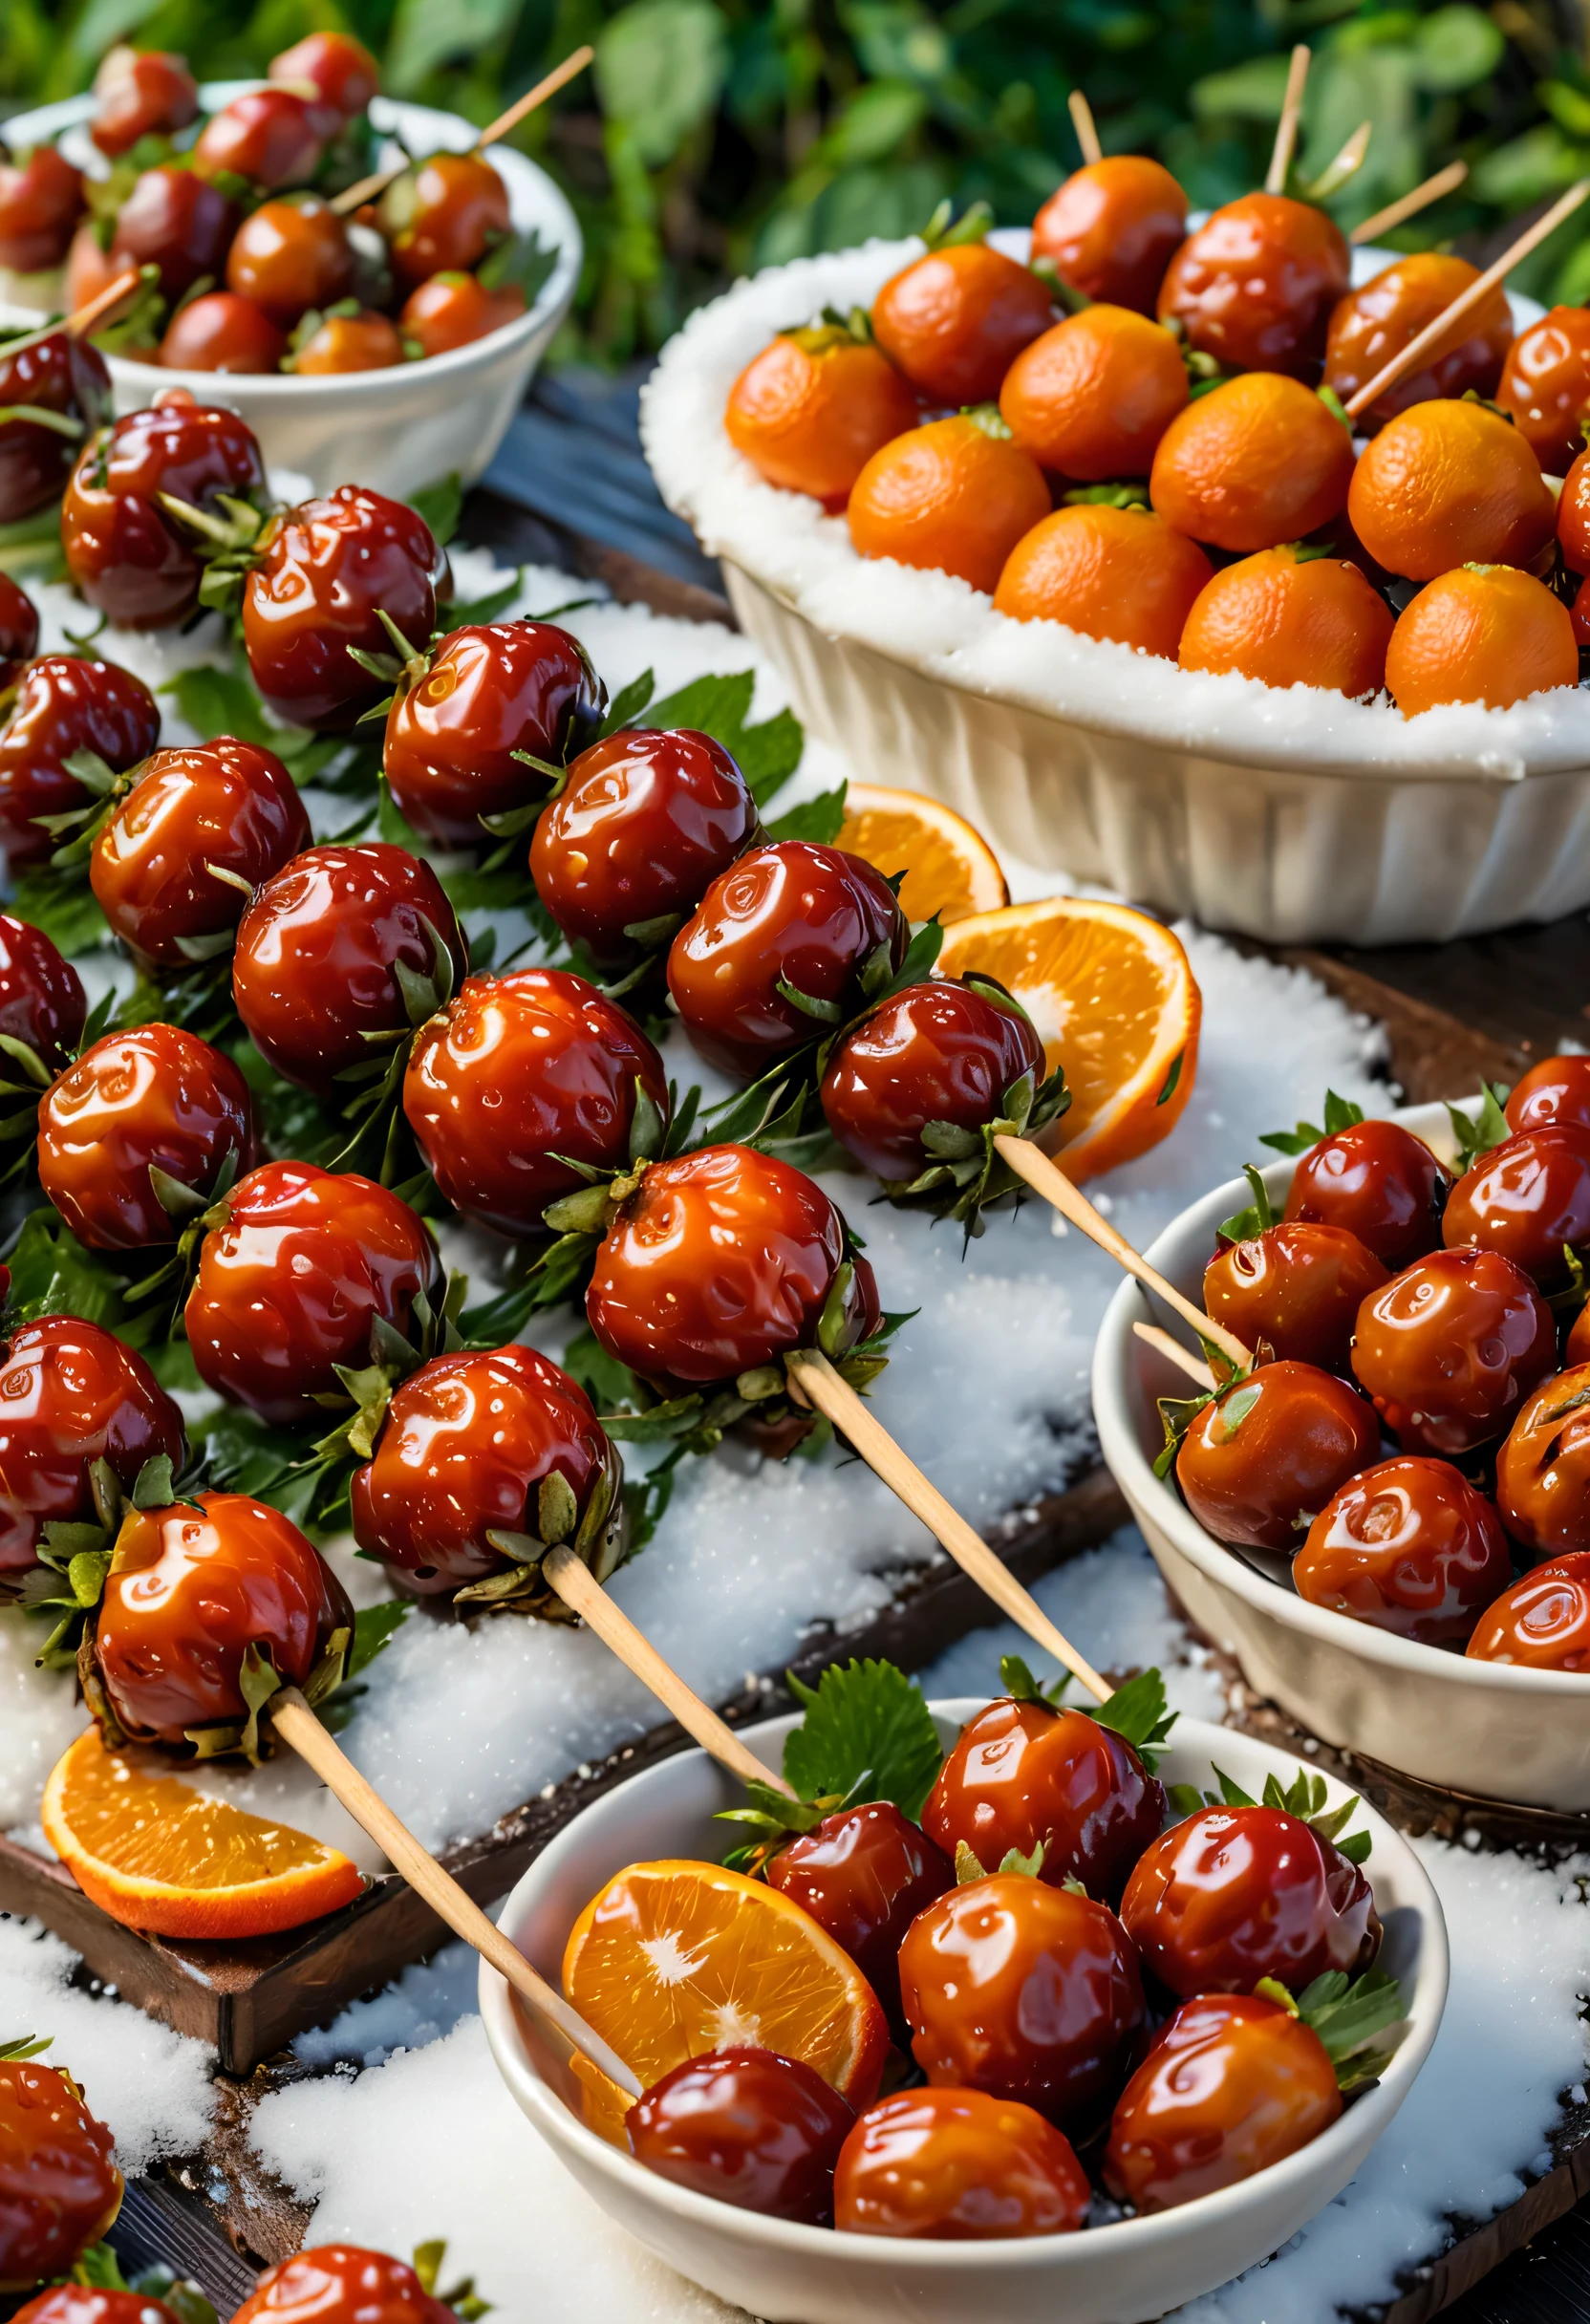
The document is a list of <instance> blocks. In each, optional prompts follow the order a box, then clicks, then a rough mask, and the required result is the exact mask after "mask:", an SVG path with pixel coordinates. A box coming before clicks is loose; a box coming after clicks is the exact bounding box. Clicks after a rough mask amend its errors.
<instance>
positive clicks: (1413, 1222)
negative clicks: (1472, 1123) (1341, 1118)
mask: <svg viewBox="0 0 1590 2324" xmlns="http://www.w3.org/2000/svg"><path fill="white" fill-rule="evenodd" d="M1450 1187H1451V1175H1450V1172H1448V1171H1446V1170H1444V1169H1443V1168H1442V1166H1441V1164H1440V1163H1439V1162H1438V1161H1437V1160H1436V1158H1435V1156H1434V1155H1433V1154H1432V1153H1431V1152H1430V1150H1429V1147H1428V1146H1427V1145H1426V1144H1425V1142H1424V1140H1423V1139H1422V1138H1416V1137H1415V1136H1414V1135H1413V1132H1412V1131H1411V1130H1405V1129H1404V1128H1403V1126H1402V1124H1401V1123H1400V1122H1355V1123H1353V1124H1352V1126H1351V1127H1350V1128H1349V1129H1346V1130H1338V1131H1337V1132H1336V1134H1335V1135H1334V1136H1333V1137H1328V1138H1321V1140H1320V1143H1319V1144H1318V1145H1317V1146H1311V1147H1310V1148H1309V1150H1308V1151H1307V1153H1306V1154H1304V1155H1303V1157H1302V1159H1301V1160H1300V1163H1299V1164H1298V1167H1297V1170H1296V1171H1295V1172H1294V1173H1293V1177H1292V1185H1291V1189H1290V1192H1289V1193H1288V1194H1287V1197H1286V1216H1287V1219H1288V1221H1289V1222H1290V1221H1291V1220H1293V1219H1302V1220H1306V1221H1308V1222H1309V1223H1311V1224H1316V1225H1320V1226H1331V1227H1345V1228H1346V1230H1347V1232H1348V1233H1349V1234H1350V1235H1356V1236H1357V1237H1358V1239H1359V1241H1360V1242H1361V1243H1363V1244H1364V1245H1365V1247H1366V1248H1367V1249H1369V1250H1371V1251H1372V1252H1373V1253H1374V1255H1375V1257H1376V1258H1377V1259H1379V1260H1381V1262H1382V1264H1383V1265H1385V1266H1387V1267H1391V1268H1393V1269H1395V1268H1397V1267H1406V1266H1407V1263H1408V1261H1409V1259H1423V1257H1424V1256H1425V1253H1426V1252H1427V1251H1434V1250H1437V1249H1438V1248H1439V1247H1440V1242H1441V1213H1442V1210H1443V1208H1444V1207H1445V1204H1446V1200H1447V1195H1448V1193H1449V1191H1450Z"/></svg>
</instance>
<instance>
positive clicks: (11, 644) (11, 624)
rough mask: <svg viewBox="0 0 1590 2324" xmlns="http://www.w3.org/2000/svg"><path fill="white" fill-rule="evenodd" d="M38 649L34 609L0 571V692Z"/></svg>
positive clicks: (18, 588)
mask: <svg viewBox="0 0 1590 2324" xmlns="http://www.w3.org/2000/svg"><path fill="white" fill-rule="evenodd" d="M37 651H38V608H37V607H36V606H35V605H34V603H33V601H32V598H31V597H30V596H29V594H28V592H27V591H26V590H25V589H23V588H22V586H21V584H20V583H19V582H16V581H13V580H12V579H11V575H10V573H3V572H0V693H4V692H6V691H7V690H9V689H10V688H11V687H12V686H14V685H15V684H16V681H17V679H18V678H20V677H21V676H22V666H23V664H24V663H25V662H27V661H31V660H32V656H34V654H36V653H37Z"/></svg>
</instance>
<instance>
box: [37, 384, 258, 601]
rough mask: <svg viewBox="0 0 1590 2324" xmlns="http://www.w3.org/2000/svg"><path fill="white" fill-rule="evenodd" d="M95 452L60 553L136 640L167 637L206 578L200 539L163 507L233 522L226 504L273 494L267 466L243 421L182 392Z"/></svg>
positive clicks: (69, 507) (78, 482) (71, 496)
mask: <svg viewBox="0 0 1590 2324" xmlns="http://www.w3.org/2000/svg"><path fill="white" fill-rule="evenodd" d="M165 393H166V394H167V397H168V400H166V401H164V402H163V403H161V404H160V405H155V406H148V407H145V408H144V409H142V410H140V411H136V412H129V413H128V414H127V415H126V417H125V419H122V420H117V421H116V422H115V423H114V424H113V425H112V426H111V427H110V428H109V429H108V430H106V431H105V432H104V433H103V434H101V435H99V436H97V437H95V438H94V439H93V440H92V441H91V442H90V443H88V444H87V445H86V446H85V447H84V450H83V452H82V454H81V456H80V458H79V459H78V462H77V464H76V466H75V468H74V469H73V471H72V478H71V482H70V483H69V484H68V485H67V487H66V497H65V499H64V500H63V501H62V503H61V549H62V551H63V553H64V555H65V557H66V564H67V570H68V571H69V572H70V574H71V576H72V580H73V584H74V586H75V589H76V590H77V592H78V594H79V595H80V596H82V597H84V598H86V599H87V601H88V603H89V604H90V605H92V606H96V607H97V608H98V610H99V612H100V613H105V614H107V615H108V616H109V617H110V619H111V620H112V621H114V622H116V623H117V624H118V626H119V627H120V628H122V629H128V630H161V629H168V628H170V627H171V625H172V624H173V623H174V622H178V621H181V620H183V618H184V616H185V615H186V614H188V613H191V612H192V611H193V608H194V606H195V605H196V604H197V603H198V598H199V583H200V580H201V578H202V577H203V574H204V543H203V542H202V541H201V540H200V539H199V537H198V536H197V534H196V533H195V532H194V530H193V529H192V528H191V527H186V526H183V524H181V523H180V522H179V521H178V520H177V518H175V517H174V516H171V515H169V514H168V513H167V511H166V509H165V507H164V506H163V505H162V502H163V497H164V496H169V498H171V499H173V500H178V501H183V502H185V503H186V504H187V506H189V507H193V508H198V509H200V510H202V511H203V512H204V514H205V515H217V516H222V517H224V516H225V514H226V511H225V510H223V509H219V508H218V507H217V505H216V503H217V496H218V495H219V494H225V495H226V496H227V497H228V498H229V499H232V500H239V501H247V500H248V499H249V498H250V497H251V496H252V495H255V494H262V493H263V492H264V490H265V462H264V460H263V458H262V456H261V453H260V447H259V444H258V443H257V441H255V438H254V435H253V432H252V430H251V429H249V428H247V427H246V426H245V425H244V423H243V421H242V420H240V419H239V418H238V416H237V414H236V413H235V412H228V411H226V410H223V409H222V408H221V407H219V406H213V407H206V406H204V405H203V404H197V403H195V402H194V401H193V400H192V398H190V397H187V396H184V395H183V392H182V391H181V390H180V389H171V390H169V391H165Z"/></svg>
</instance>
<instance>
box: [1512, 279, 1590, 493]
mask: <svg viewBox="0 0 1590 2324" xmlns="http://www.w3.org/2000/svg"><path fill="white" fill-rule="evenodd" d="M1496 401H1497V403H1498V404H1499V405H1500V406H1501V408H1502V410H1503V411H1504V412H1506V413H1508V414H1509V415H1510V416H1511V418H1512V420H1513V424H1514V426H1515V428H1516V429H1517V430H1518V433H1519V434H1520V435H1521V436H1522V437H1524V438H1525V440H1526V441H1527V442H1528V444H1529V446H1530V449H1531V450H1532V451H1533V452H1534V454H1535V457H1536V460H1538V462H1539V463H1540V465H1541V467H1542V468H1543V469H1544V470H1545V472H1546V474H1547V475H1548V476H1566V475H1567V473H1568V470H1569V469H1570V468H1571V467H1572V465H1573V463H1574V462H1575V460H1576V459H1577V458H1578V456H1579V453H1580V452H1581V451H1582V450H1583V449H1584V430H1583V426H1582V421H1583V418H1584V413H1585V410H1586V408H1587V407H1590V313H1587V312H1586V311H1585V309H1584V308H1583V307H1553V308H1552V309H1551V310H1550V312H1548V313H1546V314H1542V315H1540V316H1538V317H1537V318H1536V321H1535V322H1533V323H1531V324H1530V326H1529V328H1528V330H1526V331H1521V332H1520V333H1519V334H1518V336H1517V337H1516V338H1515V340H1514V342H1513V344H1512V346H1511V347H1510V348H1509V350H1508V355H1507V361H1506V363H1505V364H1504V365H1503V367H1502V376H1501V380H1500V383H1499V385H1498V386H1497V389H1496Z"/></svg>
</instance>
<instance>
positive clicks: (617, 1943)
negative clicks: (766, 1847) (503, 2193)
mask: <svg viewBox="0 0 1590 2324" xmlns="http://www.w3.org/2000/svg"><path fill="white" fill-rule="evenodd" d="M563 1990H564V1992H565V1993H566V1994H567V1996H568V1997H569V2000H570V2001H571V2002H572V2003H573V2005H574V2007H575V2009H577V2010H578V2011H579V2012H580V2013H581V2015H582V2016H583V2017H585V2018H586V2019H587V2020H588V2022H589V2023H590V2024H591V2025H593V2026H594V2027H595V2028H596V2031H597V2032H598V2033H599V2034H605V2035H606V2036H607V2038H608V2040H609V2041H610V2042H611V2043H612V2046H613V2048H614V2049H615V2050H616V2051H617V2053H618V2055H619V2056H620V2057H621V2058H623V2059H624V2061H625V2063H626V2064H627V2065H629V2066H632V2067H633V2068H634V2072H635V2073H636V2074H637V2075H638V2076H639V2077H640V2080H641V2083H642V2085H643V2086H644V2087H645V2088H646V2089H648V2090H649V2089H650V2088H651V2086H652V2084H653V2083H654V2082H655V2081H657V2080H659V2079H660V2078H661V2077H662V2076H663V2075H665V2074H667V2073H668V2072H669V2071H670V2070H671V2068H673V2067H675V2066H678V2065H682V2064H683V2063H684V2061H685V2059H686V2058H687V2057H699V2056H700V2055H702V2054H703V2053H704V2052H706V2051H708V2050H724V2049H732V2048H738V2047H742V2046H746V2045H748V2046H750V2047H752V2048H755V2049H761V2050H776V2051H777V2052H778V2053H779V2055H780V2056H781V2057H797V2058H800V2059H802V2060H803V2062H804V2063H805V2064H806V2065H808V2066H811V2067H813V2068H815V2070H816V2071H817V2073H819V2074H820V2075H821V2076H822V2077H823V2079H824V2080H825V2081H826V2082H828V2083H831V2085H832V2086H833V2088H834V2089H835V2090H837V2091H838V2092H839V2093H840V2095H841V2097H843V2098H849V2101H850V2103H851V2105H852V2106H857V2107H860V2106H866V2105H868V2104H870V2101H871V2099H872V2098H874V2097H875V2096H876V2095H877V2088H878V2079H879V2077H880V2076H881V2075H882V2073H883V2065H884V2059H885V2056H886V2055H887V2054H888V2050H889V2029H888V2027H887V2025H886V2023H885V2020H884V2014H883V2012H882V2010H881V2009H880V2008H879V2006H878V2002H877V1997H876V1995H875V1994H874V1993H873V1991H872V1989H871V1987H870V1985H869V1984H868V1982H867V1980H866V1978H865V1977H864V1976H863V1975H862V1973H861V1971H860V1969H857V1967H856V1965H855V1963H854V1962H853V1961H852V1960H851V1959H850V1956H849V1953H847V1952H843V1951H841V1949H840V1947H838V1946H837V1945H836V1944H835V1943H834V1941H833V1939H832V1937H830V1936H829V1935H828V1933H827V1930H826V1929H824V1928H820V1927H819V1926H818V1925H817V1923H816V1922H815V1921H814V1920H813V1919H812V1918H811V1915H810V1914H809V1913H808V1912H806V1911H805V1910H804V1909H803V1907H802V1906H801V1905H799V1904H795V1903H793V1902H792V1900H791V1899H790V1898H788V1897H784V1896H781V1895H780V1894H779V1893H778V1891H777V1890H776V1889H773V1888H769V1887H767V1886H766V1885H765V1884H764V1883H763V1882H761V1881H752V1880H747V1879H746V1878H745V1876H744V1874H743V1873H741V1872H729V1871H726V1870H725V1869H724V1868H723V1867H722V1866H721V1865H720V1864H704V1863H694V1862H685V1861H672V1860H670V1861H663V1862H660V1863H655V1864H631V1865H630V1866H629V1868H628V1869H627V1870H626V1871H623V1872H620V1873H617V1874H616V1875H615V1876H614V1877H613V1879H612V1880H611V1881H609V1883H608V1884H607V1886H606V1887H605V1888H604V1889H602V1890H601V1892H600V1893H599V1894H598V1895H596V1896H594V1897H592V1898H591V1903H590V1904H588V1905H587V1906H586V1908H585V1910H584V1911H583V1912H582V1913H581V1915H580V1917H579V1919H578V1920H577V1921H576V1922H575V1924H574V1926H573V1928H572V1929H571V1930H570V1931H569V1943H568V1946H567V1947H566V1948H565V1951H564V1956H563ZM594 2095H595V2094H594V2093H591V2089H590V2084H589V2082H588V2096H594ZM596 2104H597V2105H598V2106H599V2104H600V2100H599V2098H597V2099H596ZM592 2120H593V2124H594V2126H595V2127H597V2128H602V2127H603V2125H602V2123H601V2122H600V2121H598V2120H595V2114H594V2112H593V2113H592Z"/></svg>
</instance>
